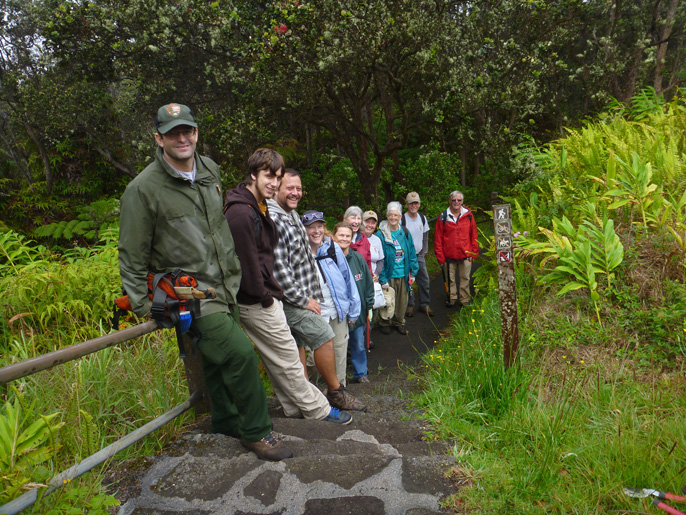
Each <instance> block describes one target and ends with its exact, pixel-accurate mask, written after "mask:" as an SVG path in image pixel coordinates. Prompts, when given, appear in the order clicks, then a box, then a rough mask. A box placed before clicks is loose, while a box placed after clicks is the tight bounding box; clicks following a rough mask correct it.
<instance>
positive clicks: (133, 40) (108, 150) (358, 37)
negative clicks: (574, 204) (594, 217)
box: [0, 0, 686, 221]
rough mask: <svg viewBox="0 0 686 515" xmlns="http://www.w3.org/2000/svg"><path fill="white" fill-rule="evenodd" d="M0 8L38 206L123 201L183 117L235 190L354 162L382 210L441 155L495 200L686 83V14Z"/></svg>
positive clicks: (585, 5)
mask: <svg viewBox="0 0 686 515" xmlns="http://www.w3.org/2000/svg"><path fill="white" fill-rule="evenodd" d="M0 6H1V10H0V12H1V13H2V14H1V15H0V128H1V130H0V135H1V136H0V181H2V184H3V185H4V186H3V190H4V191H5V192H12V191H14V192H17V191H23V192H24V193H23V194H26V188H30V189H31V191H32V192H33V193H32V194H33V195H36V196H43V197H45V196H48V197H49V196H50V195H58V196H61V197H69V196H73V195H78V196H79V197H80V198H83V197H84V196H85V197H86V198H85V200H89V201H93V200H96V199H97V198H98V197H100V196H103V195H116V194H118V193H120V191H121V188H122V185H123V184H125V183H126V182H127V181H128V180H129V179H130V177H133V176H135V175H136V173H137V172H138V171H140V169H142V167H143V166H144V165H145V163H146V161H147V160H148V159H149V156H150V155H151V154H152V149H153V140H152V131H153V128H152V118H153V116H154V113H155V110H156V109H157V107H159V105H162V104H165V103H168V102H171V101H175V102H182V103H186V104H188V105H190V106H192V108H193V109H194V111H195V113H196V116H197V118H198V119H199V121H200V123H201V140H200V141H201V150H202V151H203V152H205V153H207V154H209V155H211V156H212V157H213V158H214V159H215V160H217V161H218V162H219V163H220V164H221V165H222V167H223V169H224V170H225V172H226V173H227V179H226V180H227V183H229V184H231V183H233V182H235V180H236V178H238V177H241V176H242V166H243V164H244V162H245V159H246V157H247V155H249V154H250V153H251V152H252V150H254V148H256V147H257V146H263V145H270V146H274V147H275V148H277V149H279V150H280V151H282V153H284V155H285V156H286V157H287V160H288V162H289V165H293V166H296V167H300V168H302V169H306V170H309V171H311V172H312V175H313V177H316V178H326V177H327V174H329V175H330V174H333V173H335V170H333V169H334V168H335V167H336V166H340V165H341V163H348V164H347V165H345V166H348V165H349V167H350V169H351V170H352V173H353V175H351V176H350V177H349V179H350V180H351V181H352V182H349V183H348V184H349V185H351V186H354V187H353V188H351V191H349V192H346V194H347V195H348V199H349V201H350V202H357V203H364V204H366V205H371V206H375V205H378V204H379V203H381V202H383V201H385V200H390V199H391V198H394V197H397V196H398V195H399V194H400V193H402V191H404V188H406V187H409V185H410V184H412V181H413V179H412V178H411V177H408V170H413V169H415V168H413V166H412V163H414V162H416V160H417V158H418V157H419V156H421V155H423V154H426V153H427V152H429V153H430V152H434V151H439V152H445V153H447V155H448V156H451V159H450V160H449V162H450V163H451V165H450V166H449V169H448V170H445V173H446V174H449V176H452V177H453V178H454V180H455V182H457V181H459V182H460V183H461V185H462V187H463V188H467V189H469V188H473V189H474V190H475V191H476V192H480V193H483V194H484V195H486V194H487V193H489V192H485V191H482V190H484V189H487V188H490V189H493V188H497V187H498V185H502V184H506V183H508V182H509V181H512V180H513V178H514V177H513V176H512V173H511V169H512V166H511V159H512V156H513V149H515V151H516V148H517V147H518V146H519V145H522V144H527V142H531V141H532V139H533V141H535V142H537V143H540V142H544V141H547V140H549V139H550V138H552V137H554V136H556V135H559V134H560V132H561V131H562V128H563V127H567V126H574V125H577V124H579V123H580V122H581V121H582V120H583V119H584V118H585V117H587V116H589V115H590V114H592V113H594V112H596V111H598V110H599V109H601V108H603V107H604V106H606V105H607V103H608V102H609V101H610V100H611V99H612V98H615V99H617V100H619V101H627V100H629V99H630V98H632V97H633V96H635V95H636V94H638V93H639V92H640V90H642V89H643V88H646V87H648V86H650V87H652V88H654V90H655V92H656V93H657V94H658V95H660V94H664V95H666V96H667V97H671V96H673V95H675V94H676V93H677V91H678V87H679V86H683V83H684V79H685V78H686V75H685V73H686V64H685V63H686V60H685V59H683V58H682V53H683V45H684V26H686V23H684V22H686V4H684V3H683V2H679V0H665V1H663V0H636V1H635V2H606V1H599V0H595V1H594V0H554V1H553V0H500V1H487V0H477V1H456V0H415V1H409V0H370V1H367V2H359V1H353V0H337V1H335V2H334V1H330V0H318V1H317V2H313V1H300V0H283V1H268V2H255V1H250V0H245V1H243V0H236V1H234V2H207V1H199V0H180V1H178V2H173V3H169V2H165V1H162V0H80V1H62V2H60V1H58V0H21V1H20V0H0ZM232 174H233V175H232ZM15 200H16V199H15ZM12 201H13V200H12V198H11V195H9V193H5V195H4V196H3V197H1V198H0V202H3V203H5V204H6V203H11V202H12ZM41 217H42V218H43V219H44V218H45V214H42V215H41V214H37V215H36V218H41ZM44 221H45V220H44Z"/></svg>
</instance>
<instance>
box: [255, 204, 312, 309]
mask: <svg viewBox="0 0 686 515" xmlns="http://www.w3.org/2000/svg"><path fill="white" fill-rule="evenodd" d="M267 205H268V206H269V216H270V217H271V219H272V220H274V223H275V224H276V230H277V231H278V233H279V242H278V244H277V245H276V248H275V249H274V277H275V278H276V280H277V281H278V283H279V284H280V285H281V287H282V288H283V296H284V299H285V300H286V301H287V302H289V303H291V304H293V305H295V306H298V307H301V308H304V307H306V306H307V304H308V302H309V299H310V298H313V299H315V300H317V302H323V301H324V296H323V295H322V290H321V287H320V285H319V277H318V276H317V269H316V266H317V264H316V262H315V260H314V256H313V255H312V251H311V250H310V243H309V240H308V238H307V232H306V231H305V226H304V225H303V224H302V222H301V221H300V217H299V216H298V213H297V212H296V211H291V212H290V213H286V211H284V210H283V208H282V207H281V206H280V205H279V204H278V203H277V202H276V201H275V200H272V199H269V200H267Z"/></svg>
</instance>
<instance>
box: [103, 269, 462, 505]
mask: <svg viewBox="0 0 686 515" xmlns="http://www.w3.org/2000/svg"><path fill="white" fill-rule="evenodd" d="M431 291H432V306H431V307H432V308H433V309H434V311H436V316H434V317H432V318H429V317H427V316H425V315H423V314H421V313H417V314H415V316H414V317H412V318H408V319H407V329H408V330H409V333H410V334H409V335H408V336H402V335H400V334H398V333H397V332H393V333H392V334H391V335H388V336H386V335H383V334H381V333H380V332H379V331H378V330H375V331H373V332H372V340H373V341H374V343H375V344H376V347H375V348H374V350H372V351H371V353H370V354H369V377H370V381H371V382H370V384H351V385H349V387H348V388H349V390H350V391H351V392H352V393H353V394H354V395H357V396H359V397H360V398H361V399H362V400H363V401H364V402H365V403H366V404H367V406H368V411H367V413H357V412H355V413H354V420H353V422H352V423H351V424H350V425H348V426H344V427H337V426H335V425H333V424H327V423H322V422H317V421H308V420H302V419H300V420H294V419H287V418H285V417H284V416H283V412H282V411H281V409H280V408H279V406H278V403H277V402H276V400H275V399H271V400H270V405H271V406H272V408H271V415H272V418H273V422H274V430H275V431H277V432H278V433H280V434H281V435H283V437H284V439H285V440H287V441H288V445H289V447H291V449H293V451H294V454H295V456H294V457H293V458H291V459H288V460H284V461H282V462H280V463H270V462H264V461H260V460H258V459H257V458H256V457H255V455H254V454H252V453H249V452H247V451H246V450H245V449H243V448H242V447H241V445H240V443H239V442H238V441H237V440H235V439H233V438H230V437H226V436H223V435H215V434H210V433H208V430H207V429H208V428H207V424H204V425H203V424H200V426H199V427H198V429H197V430H196V431H194V432H191V433H188V434H186V435H185V436H183V437H182V438H181V439H179V440H178V441H177V442H176V443H175V444H174V445H172V446H171V447H170V448H169V449H168V450H167V451H166V452H165V453H164V455H162V456H156V457H150V458H146V459H143V460H142V463H141V460H138V462H137V463H135V464H133V463H132V464H131V465H128V464H122V465H120V466H119V467H116V469H118V470H117V473H116V476H117V477H118V478H122V477H124V478H125V480H120V481H119V482H118V483H115V484H113V485H112V488H113V489H114V488H118V490H119V492H118V494H117V497H118V498H119V499H120V500H121V501H122V507H121V509H120V512H119V513H120V514H126V515H129V514H131V515H134V514H135V515H144V514H145V515H167V514H208V515H209V514H226V515H234V514H235V515H239V514H240V515H246V514H274V515H276V514H283V515H301V514H308V515H319V514H324V515H342V514H351V515H353V514H354V515H358V514H379V515H381V514H386V513H388V514H399V515H400V514H403V515H404V514H406V515H424V514H433V513H443V511H441V507H440V505H439V500H440V499H442V498H443V497H445V496H447V495H449V494H450V493H453V492H454V491H455V489H456V487H455V486H454V485H453V484H452V483H451V482H450V480H448V479H446V477H445V474H446V472H448V471H449V470H450V469H451V468H452V467H453V466H454V465H455V461H454V458H453V457H452V455H451V454H450V453H449V450H448V444H447V443H445V442H431V443H430V442H425V441H423V440H422V435H423V432H424V428H425V422H424V421H423V420H422V419H421V412H417V411H416V410H413V409H412V408H411V407H410V406H409V401H408V398H409V397H410V396H411V394H412V393H413V392H415V391H417V389H418V384H417V381H416V380H411V379H408V378H407V375H406V374H405V373H404V372H403V369H405V368H407V367H408V366H414V365H417V364H418V361H419V354H420V353H424V352H426V350H427V349H430V348H431V347H433V345H434V342H435V341H436V340H438V338H439V330H443V329H444V328H446V327H447V325H448V324H449V319H450V316H451V315H452V314H454V313H455V309H448V308H446V307H445V306H444V302H445V290H444V287H443V283H442V278H441V276H440V274H439V276H438V277H436V278H435V279H434V280H433V281H432V283H431ZM127 467H129V470H127Z"/></svg>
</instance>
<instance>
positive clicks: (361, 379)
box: [353, 375, 369, 384]
mask: <svg viewBox="0 0 686 515" xmlns="http://www.w3.org/2000/svg"><path fill="white" fill-rule="evenodd" d="M353 383H367V384H369V378H368V377H367V376H366V375H364V376H362V377H353Z"/></svg>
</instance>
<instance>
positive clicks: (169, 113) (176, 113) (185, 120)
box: [155, 104, 198, 134]
mask: <svg viewBox="0 0 686 515" xmlns="http://www.w3.org/2000/svg"><path fill="white" fill-rule="evenodd" d="M179 125H188V126H190V127H195V128H197V127H198V124H197V123H195V118H193V113H192V112H191V108H190V107H188V106H185V105H183V104H167V105H166V106H162V107H160V108H159V109H158V110H157V116H155V128H156V129H157V132H159V133H160V134H166V133H167V132H169V131H170V130H172V129H173V128H174V127H178V126H179Z"/></svg>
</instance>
